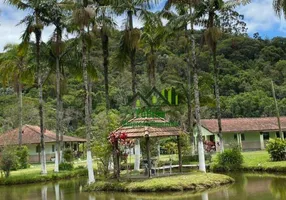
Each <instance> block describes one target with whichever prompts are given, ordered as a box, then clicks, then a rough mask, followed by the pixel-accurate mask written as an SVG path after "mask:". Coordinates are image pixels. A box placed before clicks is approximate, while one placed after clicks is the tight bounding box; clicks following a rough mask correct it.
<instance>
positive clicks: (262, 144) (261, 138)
mask: <svg viewBox="0 0 286 200" xmlns="http://www.w3.org/2000/svg"><path fill="white" fill-rule="evenodd" d="M260 148H261V150H263V149H265V146H264V139H263V133H260Z"/></svg>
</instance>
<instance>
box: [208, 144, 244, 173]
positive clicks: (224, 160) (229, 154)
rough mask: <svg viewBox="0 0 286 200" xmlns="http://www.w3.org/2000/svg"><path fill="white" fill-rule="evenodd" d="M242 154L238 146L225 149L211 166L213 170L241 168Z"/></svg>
mask: <svg viewBox="0 0 286 200" xmlns="http://www.w3.org/2000/svg"><path fill="white" fill-rule="evenodd" d="M242 163H243V156H242V154H241V151H240V148H239V147H233V148H232V149H226V150H225V151H224V152H223V153H219V154H218V156H217V163H216V164H215V165H214V166H213V170H214V171H236V170H239V169H241V166H242Z"/></svg>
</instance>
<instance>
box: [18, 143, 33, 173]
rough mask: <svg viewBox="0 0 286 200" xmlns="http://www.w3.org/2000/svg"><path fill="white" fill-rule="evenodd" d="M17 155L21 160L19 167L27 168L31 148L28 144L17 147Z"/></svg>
mask: <svg viewBox="0 0 286 200" xmlns="http://www.w3.org/2000/svg"><path fill="white" fill-rule="evenodd" d="M16 155H17V157H18V161H19V169H27V168H29V167H30V165H29V150H28V147H26V146H21V147H18V148H17V151H16Z"/></svg>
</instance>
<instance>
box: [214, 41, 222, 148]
mask: <svg viewBox="0 0 286 200" xmlns="http://www.w3.org/2000/svg"><path fill="white" fill-rule="evenodd" d="M213 65H214V85H215V98H216V109H217V123H218V137H219V145H220V152H223V151H224V144H223V138H222V133H221V131H222V128H221V109H220V95H219V84H218V79H219V69H218V65H217V61H216V46H215V47H214V48H213Z"/></svg>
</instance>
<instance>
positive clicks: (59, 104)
mask: <svg viewBox="0 0 286 200" xmlns="http://www.w3.org/2000/svg"><path fill="white" fill-rule="evenodd" d="M57 45H58V44H57ZM56 79H57V80H56V82H57V128H56V152H55V169H54V171H55V172H59V149H60V144H59V143H60V140H59V135H60V130H61V127H60V126H61V117H60V110H61V102H60V92H61V91H60V79H61V77H60V61H59V57H58V55H57V57H56Z"/></svg>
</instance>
